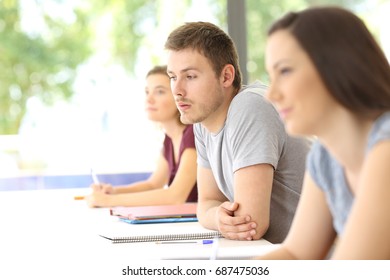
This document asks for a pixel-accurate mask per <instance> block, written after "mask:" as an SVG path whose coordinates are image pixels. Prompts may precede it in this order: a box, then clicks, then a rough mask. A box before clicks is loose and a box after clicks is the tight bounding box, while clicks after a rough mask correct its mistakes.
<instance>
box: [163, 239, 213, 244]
mask: <svg viewBox="0 0 390 280" xmlns="http://www.w3.org/2000/svg"><path fill="white" fill-rule="evenodd" d="M190 243H192V244H203V245H207V244H213V240H198V241H157V242H156V244H190Z"/></svg>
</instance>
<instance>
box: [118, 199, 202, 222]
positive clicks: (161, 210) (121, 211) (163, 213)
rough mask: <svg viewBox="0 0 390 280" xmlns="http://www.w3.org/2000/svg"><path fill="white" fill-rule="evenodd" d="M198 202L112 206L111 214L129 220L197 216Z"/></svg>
mask: <svg viewBox="0 0 390 280" xmlns="http://www.w3.org/2000/svg"><path fill="white" fill-rule="evenodd" d="M196 206H197V203H184V204H177V205H155V206H137V207H123V206H121V207H112V208H111V209H110V214H111V215H112V216H118V217H120V218H125V219H129V220H148V219H166V218H185V217H186V218H188V217H196Z"/></svg>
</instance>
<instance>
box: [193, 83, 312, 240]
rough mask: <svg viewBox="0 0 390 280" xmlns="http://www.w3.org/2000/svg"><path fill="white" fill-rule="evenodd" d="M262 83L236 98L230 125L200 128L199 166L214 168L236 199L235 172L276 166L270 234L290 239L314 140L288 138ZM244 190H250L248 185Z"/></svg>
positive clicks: (197, 132) (223, 187)
mask: <svg viewBox="0 0 390 280" xmlns="http://www.w3.org/2000/svg"><path fill="white" fill-rule="evenodd" d="M266 89H267V88H266V86H264V85H262V84H261V83H259V82H256V83H254V84H252V85H250V86H247V87H245V88H243V89H242V90H241V91H240V92H239V93H238V94H237V95H236V96H235V97H234V99H233V100H232V102H231V104H230V107H229V110H228V114H227V118H226V121H225V125H224V127H223V128H222V129H221V130H220V131H219V132H218V133H217V134H212V133H209V132H208V131H207V130H206V129H205V128H204V127H203V126H202V125H201V124H200V123H198V124H195V125H194V132H195V144H196V148H197V153H198V164H199V165H200V166H202V167H205V168H210V169H211V170H212V172H213V175H214V178H215V180H216V182H217V184H218V187H219V189H220V190H221V191H222V193H223V194H224V195H225V196H226V197H227V198H228V199H229V200H230V201H234V172H235V171H237V170H238V169H240V168H244V167H247V166H251V165H256V164H270V165H272V166H273V167H274V169H275V173H274V181H273V186H272V197H271V212H270V227H269V229H268V231H267V233H266V235H265V236H264V238H265V239H267V240H268V241H270V242H272V243H280V242H282V241H283V240H284V238H285V236H286V234H287V233H288V230H289V228H290V225H291V221H292V218H293V216H294V213H295V209H296V206H297V203H298V200H299V197H300V192H301V187H302V181H303V175H304V170H305V159H306V155H307V152H308V150H309V141H307V140H305V139H298V138H292V137H290V136H288V135H287V133H286V131H285V128H284V124H283V123H282V121H281V119H280V117H279V114H278V113H277V111H276V110H275V108H274V107H273V106H272V104H271V103H270V102H268V101H267V100H266V99H265V98H264V97H263V94H264V93H265V91H266ZM243 187H244V186H243Z"/></svg>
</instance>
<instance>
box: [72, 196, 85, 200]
mask: <svg viewBox="0 0 390 280" xmlns="http://www.w3.org/2000/svg"><path fill="white" fill-rule="evenodd" d="M83 199H85V196H81V195H80V196H75V197H74V200H83Z"/></svg>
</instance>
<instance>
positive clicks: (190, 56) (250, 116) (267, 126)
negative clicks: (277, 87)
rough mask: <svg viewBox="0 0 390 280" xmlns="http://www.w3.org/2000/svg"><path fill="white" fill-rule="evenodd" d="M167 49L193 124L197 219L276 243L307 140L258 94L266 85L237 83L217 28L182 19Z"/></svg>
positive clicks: (231, 53)
mask: <svg viewBox="0 0 390 280" xmlns="http://www.w3.org/2000/svg"><path fill="white" fill-rule="evenodd" d="M165 48H166V49H167V50H168V63H167V66H168V67H167V70H168V75H169V76H170V78H171V88H172V92H173V95H174V97H175V101H176V105H177V107H178V109H179V111H180V113H181V121H182V122H183V123H186V124H195V125H194V132H195V143H196V148H197V154H198V171H197V182H198V218H199V221H200V223H201V224H202V225H203V226H204V227H206V228H210V229H216V230H219V231H220V232H221V233H222V234H223V236H224V237H226V238H230V239H238V240H252V239H259V238H262V237H264V238H265V239H267V240H269V241H270V242H273V243H279V242H282V241H283V240H284V238H285V236H286V234H287V232H288V230H289V227H290V224H291V221H292V218H293V216H294V213H295V208H296V205H297V203H298V200H299V196H300V190H301V185H302V181H303V174H304V169H305V158H306V153H307V151H308V148H309V145H308V142H307V141H304V140H303V139H296V138H291V137H289V136H288V135H287V133H286V131H285V129H284V125H283V123H282V121H281V119H280V117H279V115H278V113H277V112H276V110H275V109H274V107H273V106H272V105H271V104H270V103H269V102H268V101H266V100H265V98H264V97H263V96H262V95H263V94H264V93H265V91H266V87H265V86H264V85H262V84H260V83H259V82H257V83H254V84H253V85H250V86H248V87H242V85H241V73H240V69H239V66H238V56H237V51H236V48H235V46H234V43H233V41H232V40H231V38H230V37H229V36H228V35H227V34H226V33H225V32H224V31H222V30H221V29H220V28H218V27H217V26H215V25H213V24H211V23H207V22H192V23H186V24H184V25H183V26H181V27H179V28H177V29H176V30H174V31H173V32H172V33H171V34H170V35H169V37H168V39H167V42H166V43H165ZM287 109H288V108H287Z"/></svg>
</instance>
